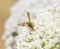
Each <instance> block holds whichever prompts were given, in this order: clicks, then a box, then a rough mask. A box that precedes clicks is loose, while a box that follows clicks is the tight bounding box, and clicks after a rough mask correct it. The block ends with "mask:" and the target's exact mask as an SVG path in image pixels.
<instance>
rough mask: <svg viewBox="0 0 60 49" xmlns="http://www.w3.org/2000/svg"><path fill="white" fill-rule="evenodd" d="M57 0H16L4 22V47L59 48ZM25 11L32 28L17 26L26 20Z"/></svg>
mask: <svg viewBox="0 0 60 49" xmlns="http://www.w3.org/2000/svg"><path fill="white" fill-rule="evenodd" d="M59 2H60V1H59V0H51V1H50V0H45V1H44V0H18V2H17V3H16V4H15V5H14V6H13V7H12V8H11V15H10V18H9V19H8V20H7V22H6V24H5V33H4V35H3V39H4V40H5V45H6V49H60V4H59ZM27 12H29V13H30V16H31V21H32V22H33V21H34V30H29V28H28V27H27V26H19V25H18V24H22V23H24V22H27V14H26V13H27Z"/></svg>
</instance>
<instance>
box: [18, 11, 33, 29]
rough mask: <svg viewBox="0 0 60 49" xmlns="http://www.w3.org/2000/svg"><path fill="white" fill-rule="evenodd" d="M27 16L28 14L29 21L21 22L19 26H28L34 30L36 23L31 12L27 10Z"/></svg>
mask: <svg viewBox="0 0 60 49" xmlns="http://www.w3.org/2000/svg"><path fill="white" fill-rule="evenodd" d="M27 16H28V22H25V23H23V24H19V26H27V27H28V28H29V29H30V30H34V24H33V22H32V21H31V19H30V13H29V12H27Z"/></svg>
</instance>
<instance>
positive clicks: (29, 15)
mask: <svg viewBox="0 0 60 49" xmlns="http://www.w3.org/2000/svg"><path fill="white" fill-rule="evenodd" d="M27 15H28V21H29V22H31V20H30V14H29V12H27Z"/></svg>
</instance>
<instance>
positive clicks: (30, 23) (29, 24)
mask: <svg viewBox="0 0 60 49" xmlns="http://www.w3.org/2000/svg"><path fill="white" fill-rule="evenodd" d="M27 24H28V27H30V28H31V29H32V30H34V24H33V23H32V22H27Z"/></svg>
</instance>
